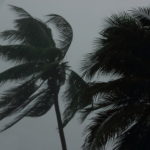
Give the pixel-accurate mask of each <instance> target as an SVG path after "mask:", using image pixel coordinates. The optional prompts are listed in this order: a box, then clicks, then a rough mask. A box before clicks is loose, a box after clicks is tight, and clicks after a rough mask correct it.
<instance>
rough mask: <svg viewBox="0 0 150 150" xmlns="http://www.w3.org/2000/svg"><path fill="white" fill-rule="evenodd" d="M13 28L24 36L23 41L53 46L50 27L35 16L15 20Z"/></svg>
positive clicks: (37, 45)
mask: <svg viewBox="0 0 150 150" xmlns="http://www.w3.org/2000/svg"><path fill="white" fill-rule="evenodd" d="M15 28H16V29H17V30H18V31H19V32H20V33H21V35H22V36H24V39H25V40H24V43H25V44H29V45H32V46H35V47H41V48H48V47H49V48H54V47H55V43H54V40H53V38H52V33H51V29H50V28H48V26H47V25H46V24H45V23H43V22H42V21H40V20H37V19H35V18H22V19H17V20H15Z"/></svg>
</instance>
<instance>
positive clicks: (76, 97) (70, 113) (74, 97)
mask: <svg viewBox="0 0 150 150" xmlns="http://www.w3.org/2000/svg"><path fill="white" fill-rule="evenodd" d="M87 88H88V84H87V83H86V82H85V81H84V80H83V79H82V78H81V77H80V76H79V75H78V74H77V73H75V72H74V71H71V73H70V75H69V78H68V80H67V88H66V90H65V94H64V100H65V111H64V114H63V122H64V126H66V125H67V124H68V122H69V121H70V120H71V119H72V118H73V117H74V115H75V113H76V112H77V111H78V110H80V109H82V108H84V106H87V105H90V104H91V103H92V100H89V99H84V98H83V97H82V96H83V93H84V92H85V91H86V89H87Z"/></svg>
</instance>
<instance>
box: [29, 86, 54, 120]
mask: <svg viewBox="0 0 150 150" xmlns="http://www.w3.org/2000/svg"><path fill="white" fill-rule="evenodd" d="M37 99H38V101H39V103H38V104H37V105H36V106H35V107H34V108H33V109H32V110H31V112H30V113H29V114H28V115H27V116H29V117H39V116H42V115H44V114H46V113H47V112H48V111H49V110H50V109H51V107H52V106H53V104H54V99H53V94H52V93H51V91H50V90H49V89H47V90H46V91H45V92H44V93H43V94H42V95H40V96H39V97H38V98H37Z"/></svg>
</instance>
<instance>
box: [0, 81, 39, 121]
mask: <svg viewBox="0 0 150 150" xmlns="http://www.w3.org/2000/svg"><path fill="white" fill-rule="evenodd" d="M36 90H37V86H36V85H35V80H34V79H31V80H29V81H27V82H25V83H23V84H21V85H19V86H16V87H14V88H12V89H9V90H7V91H5V93H4V94H3V95H2V96H1V101H0V108H1V109H2V110H1V112H0V120H2V119H4V118H5V117H8V116H11V115H12V114H13V113H15V112H17V111H18V110H21V109H23V108H24V103H26V101H27V100H28V99H29V97H30V96H31V95H32V94H33V93H34V92H35V91H36Z"/></svg>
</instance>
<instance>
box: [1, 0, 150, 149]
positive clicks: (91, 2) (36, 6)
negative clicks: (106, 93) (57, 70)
mask: <svg viewBox="0 0 150 150" xmlns="http://www.w3.org/2000/svg"><path fill="white" fill-rule="evenodd" d="M8 4H13V5H16V6H19V7H23V8H24V9H25V10H27V11H28V12H30V13H31V14H32V15H33V16H36V17H39V18H43V19H45V18H44V15H46V14H51V13H56V14H59V15H62V16H63V17H64V18H66V19H67V20H68V22H69V23H70V24H71V26H72V27H73V31H74V38H73V42H72V45H71V47H70V49H69V52H68V54H67V60H68V61H69V62H70V65H71V66H72V68H73V69H74V70H76V71H78V70H79V66H80V62H81V59H82V58H83V55H84V54H85V53H88V52H90V51H91V49H92V46H93V45H92V43H93V40H94V38H95V37H97V36H98V32H99V31H100V29H101V28H102V27H103V26H104V19H105V17H109V16H110V15H111V14H112V13H118V12H120V11H124V10H130V9H131V8H133V7H137V6H150V1H149V0H0V32H1V31H3V30H6V29H10V28H12V26H13V24H12V21H13V19H14V17H15V14H14V13H12V12H11V11H10V10H9V7H8ZM0 44H3V43H0ZM9 66H10V64H8V63H5V62H2V61H0V70H1V71H2V70H5V69H6V68H8V67H9ZM102 80H106V78H105V77H103V78H102ZM60 100H61V99H60ZM1 125H2V123H1V124H0V126H1ZM85 125H86V123H85V124H83V125H80V124H79V122H78V120H77V119H76V118H75V119H74V120H73V121H72V122H70V124H68V126H67V127H66V128H65V134H66V140H67V144H68V150H81V148H80V147H81V145H82V144H83V137H82V131H83V128H84V126H85ZM0 149H1V150H10V149H11V150H61V145H60V141H59V135H58V130H57V122H56V118H55V113H54V109H51V111H50V112H49V113H47V114H46V115H45V116H43V117H41V118H25V119H23V120H22V121H20V122H19V123H18V124H17V125H15V126H14V127H12V128H11V129H9V130H8V131H5V132H4V133H1V134H0ZM108 150H111V147H109V148H108Z"/></svg>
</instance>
